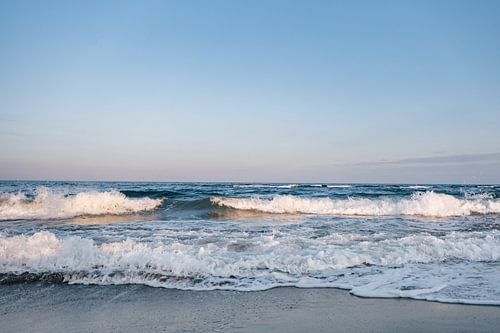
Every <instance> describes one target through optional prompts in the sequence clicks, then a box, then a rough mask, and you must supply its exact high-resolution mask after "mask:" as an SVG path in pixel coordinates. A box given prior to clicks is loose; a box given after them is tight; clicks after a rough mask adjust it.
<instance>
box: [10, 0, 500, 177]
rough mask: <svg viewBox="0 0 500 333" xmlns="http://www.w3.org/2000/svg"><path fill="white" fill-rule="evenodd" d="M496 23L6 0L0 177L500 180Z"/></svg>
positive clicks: (379, 4) (312, 8) (339, 6)
mask: <svg viewBox="0 0 500 333" xmlns="http://www.w3.org/2000/svg"><path fill="white" fill-rule="evenodd" d="M499 17H500V3H499V2H498V1H7V0H0V165H1V167H0V179H76V180H86V179H89V180H90V179H91V180H164V181H177V180H188V181H189V180H199V181H285V182H287V181H311V182H316V181H323V182H408V183H424V182H453V183H464V182H472V183H476V182H480V183H499V182H500V172H499V170H500V154H499V153H500V130H499V129H500V20H499V19H498V18H499Z"/></svg>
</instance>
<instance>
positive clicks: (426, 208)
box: [212, 192, 500, 217]
mask: <svg viewBox="0 0 500 333" xmlns="http://www.w3.org/2000/svg"><path fill="white" fill-rule="evenodd" d="M212 202H213V203H214V204H216V205H219V206H222V207H229V208H234V209H241V210H256V211H261V212H265V213H287V214H296V213H299V214H325V215H365V216H370V215H373V216H384V215H386V216H391V215H419V216H435V217H447V216H464V215H472V214H496V213H500V201H499V200H498V199H492V198H491V197H487V196H479V197H474V198H467V199H459V198H456V197H454V196H451V195H447V194H440V193H435V192H420V193H414V194H413V195H412V196H411V197H410V198H405V199H393V198H380V199H330V198H301V197H296V196H275V197H273V198H271V199H262V198H226V197H214V198H212Z"/></svg>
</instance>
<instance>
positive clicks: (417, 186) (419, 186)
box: [399, 185, 431, 190]
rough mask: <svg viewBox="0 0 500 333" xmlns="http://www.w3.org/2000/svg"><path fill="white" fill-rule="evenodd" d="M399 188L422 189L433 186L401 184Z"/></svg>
mask: <svg viewBox="0 0 500 333" xmlns="http://www.w3.org/2000/svg"><path fill="white" fill-rule="evenodd" d="M399 188H404V189H411V190H420V189H427V188H431V186H426V185H408V186H400V187H399Z"/></svg>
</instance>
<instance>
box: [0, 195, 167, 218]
mask: <svg viewBox="0 0 500 333" xmlns="http://www.w3.org/2000/svg"><path fill="white" fill-rule="evenodd" d="M161 204H162V200H161V199H150V198H141V199H131V198H127V197H126V196H125V195H124V194H123V193H120V192H118V191H106V192H96V191H93V192H80V193H78V194H76V195H65V194H63V193H59V192H54V191H51V190H49V189H47V188H39V189H38V190H37V193H36V196H35V197H34V198H32V199H30V198H28V197H27V196H26V195H25V194H24V193H17V194H9V193H1V194H0V221H5V220H19V219H52V218H56V219H58V218H71V217H76V216H83V215H94V216H95V215H122V214H132V213H137V212H142V211H148V210H153V209H155V208H157V207H158V206H160V205H161Z"/></svg>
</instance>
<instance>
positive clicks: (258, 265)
mask: <svg viewBox="0 0 500 333" xmlns="http://www.w3.org/2000/svg"><path fill="white" fill-rule="evenodd" d="M41 281H43V282H46V283H51V284H52V283H53V284H62V283H63V284H85V285H120V284H142V285H147V286H150V287H157V288H175V289H183V290H199V291H208V290H237V291H242V292H252V291H262V290H268V289H270V288H277V287H283V286H292V287H297V288H341V289H347V290H349V291H350V292H351V293H352V294H353V295H357V296H361V297H383V298H385V297H387V298H394V297H396V298H397V297H403V298H412V299H420V300H428V301H438V302H451V303H466V304H489V305H500V186H499V185H446V184H441V185H435V184H433V185H427V184H329V183H313V184H302V183H161V182H52V181H1V182H0V288H1V285H2V284H4V285H5V284H16V283H40V282H41Z"/></svg>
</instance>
